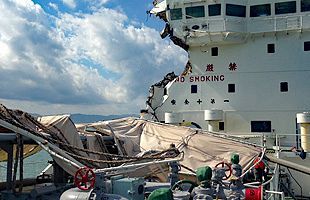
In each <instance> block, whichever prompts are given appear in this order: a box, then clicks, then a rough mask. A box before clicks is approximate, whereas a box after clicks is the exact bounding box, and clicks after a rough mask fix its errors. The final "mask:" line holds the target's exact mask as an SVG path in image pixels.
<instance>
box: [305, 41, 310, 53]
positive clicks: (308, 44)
mask: <svg viewBox="0 0 310 200" xmlns="http://www.w3.org/2000/svg"><path fill="white" fill-rule="evenodd" d="M304 51H310V41H309V42H304Z"/></svg>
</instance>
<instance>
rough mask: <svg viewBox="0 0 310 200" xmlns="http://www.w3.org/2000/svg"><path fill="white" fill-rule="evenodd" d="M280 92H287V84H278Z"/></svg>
mask: <svg viewBox="0 0 310 200" xmlns="http://www.w3.org/2000/svg"><path fill="white" fill-rule="evenodd" d="M280 91H281V92H288V82H281V83H280Z"/></svg>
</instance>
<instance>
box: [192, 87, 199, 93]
mask: <svg viewBox="0 0 310 200" xmlns="http://www.w3.org/2000/svg"><path fill="white" fill-rule="evenodd" d="M197 91H198V87H197V85H191V93H192V94H194V93H197Z"/></svg>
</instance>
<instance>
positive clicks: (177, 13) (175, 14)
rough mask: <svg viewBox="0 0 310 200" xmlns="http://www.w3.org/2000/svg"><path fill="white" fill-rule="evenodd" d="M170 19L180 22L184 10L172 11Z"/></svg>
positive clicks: (176, 9)
mask: <svg viewBox="0 0 310 200" xmlns="http://www.w3.org/2000/svg"><path fill="white" fill-rule="evenodd" d="M170 19H171V20H179V19H182V8H175V9H171V10H170Z"/></svg>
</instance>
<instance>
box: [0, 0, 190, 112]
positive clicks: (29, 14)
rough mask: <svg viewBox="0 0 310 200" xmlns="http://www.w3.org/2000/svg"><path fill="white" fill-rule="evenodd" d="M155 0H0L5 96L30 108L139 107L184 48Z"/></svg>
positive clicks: (179, 65) (0, 76)
mask: <svg viewBox="0 0 310 200" xmlns="http://www.w3.org/2000/svg"><path fill="white" fill-rule="evenodd" d="M151 7H152V0H91V1H90V0H33V1H31V0H1V1H0V88H1V90H0V101H1V103H3V104H4V105H6V106H7V107H10V108H18V109H22V110H25V111H27V112H31V113H39V114H57V113H84V114H104V115H108V114H135V113H139V111H140V109H141V108H145V100H146V97H147V95H148V89H149V87H150V86H151V85H152V84H154V83H155V82H158V81H160V80H161V79H162V78H163V77H164V76H165V75H166V74H167V73H169V72H172V71H174V72H176V73H177V74H178V73H180V72H181V71H182V70H183V68H184V65H185V63H186V61H187V54H186V53H185V52H184V51H183V50H182V49H181V48H179V47H177V46H175V45H174V44H173V43H172V42H171V41H169V40H162V39H161V38H160V35H159V31H160V30H161V29H162V28H163V26H164V24H163V23H161V22H160V20H159V19H157V18H154V17H153V18H147V16H146V10H148V9H150V8H151Z"/></svg>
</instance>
